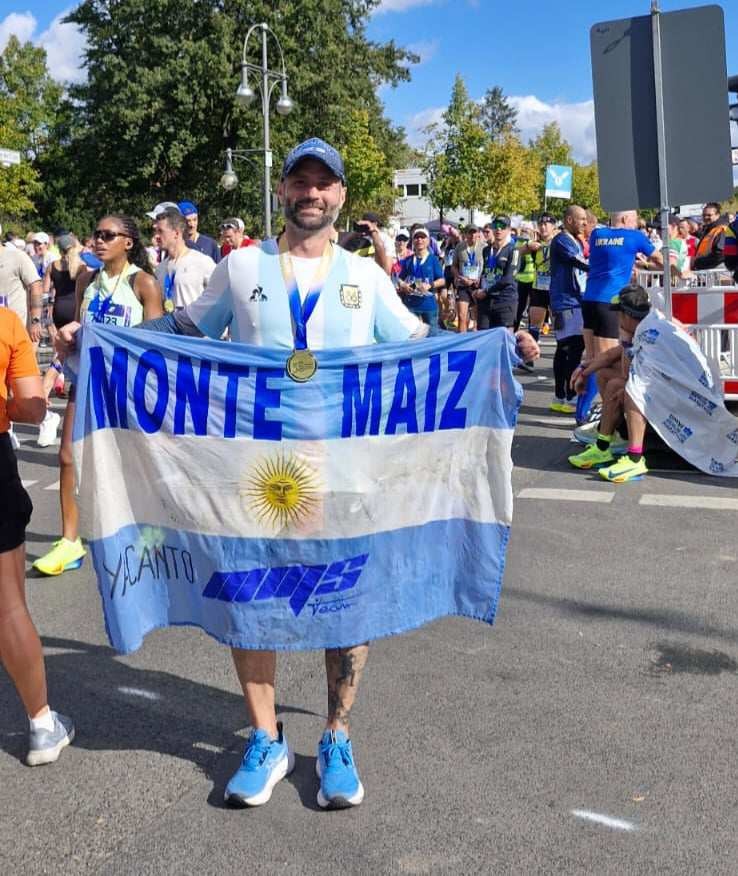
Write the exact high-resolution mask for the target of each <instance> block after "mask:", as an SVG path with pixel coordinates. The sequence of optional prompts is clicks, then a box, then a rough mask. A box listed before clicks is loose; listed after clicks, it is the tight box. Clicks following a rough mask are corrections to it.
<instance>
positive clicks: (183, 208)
mask: <svg viewBox="0 0 738 876" xmlns="http://www.w3.org/2000/svg"><path fill="white" fill-rule="evenodd" d="M177 206H178V207H179V212H180V213H181V214H182V215H183V216H192V215H194V214H196V213H197V205H196V204H193V203H192V201H180V202H179V203H178V204H177Z"/></svg>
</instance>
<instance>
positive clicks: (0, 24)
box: [0, 12, 37, 52]
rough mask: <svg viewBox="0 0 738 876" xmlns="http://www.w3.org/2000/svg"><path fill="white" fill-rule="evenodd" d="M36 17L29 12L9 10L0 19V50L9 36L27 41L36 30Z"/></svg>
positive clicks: (5, 44) (23, 41)
mask: <svg viewBox="0 0 738 876" xmlns="http://www.w3.org/2000/svg"><path fill="white" fill-rule="evenodd" d="M36 24H37V22H36V19H35V18H34V17H33V15H32V14H31V13H30V12H11V13H10V15H8V16H6V17H5V18H4V19H3V20H2V21H0V52H2V51H3V50H4V49H5V46H7V44H8V40H9V39H10V37H11V36H17V37H18V39H19V40H20V41H21V42H22V43H27V42H28V40H30V39H31V37H32V36H33V32H34V31H35V30H36Z"/></svg>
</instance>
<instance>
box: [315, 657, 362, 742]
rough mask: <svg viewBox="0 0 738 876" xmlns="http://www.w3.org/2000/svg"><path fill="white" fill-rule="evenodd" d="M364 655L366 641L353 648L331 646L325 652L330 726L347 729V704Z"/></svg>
mask: <svg viewBox="0 0 738 876" xmlns="http://www.w3.org/2000/svg"><path fill="white" fill-rule="evenodd" d="M368 655H369V645H368V644H365V645H355V646H354V647H353V648H331V649H329V650H327V651H326V652H325V669H326V678H327V681H328V727H329V728H330V729H338V728H340V727H345V728H346V730H348V725H349V715H350V713H351V707H352V706H353V704H354V700H355V699H356V691H357V689H358V687H359V682H360V680H361V674H362V672H363V671H364V667H365V666H366V660H367V657H368Z"/></svg>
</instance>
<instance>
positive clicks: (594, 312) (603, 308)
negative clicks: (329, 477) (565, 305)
mask: <svg viewBox="0 0 738 876" xmlns="http://www.w3.org/2000/svg"><path fill="white" fill-rule="evenodd" d="M582 319H583V320H584V327H585V328H586V329H590V330H591V331H592V333H593V334H594V336H595V337H596V338H614V339H615V340H617V339H618V338H619V337H620V317H619V316H618V312H617V310H610V305H609V304H608V303H605V302H604V301H582Z"/></svg>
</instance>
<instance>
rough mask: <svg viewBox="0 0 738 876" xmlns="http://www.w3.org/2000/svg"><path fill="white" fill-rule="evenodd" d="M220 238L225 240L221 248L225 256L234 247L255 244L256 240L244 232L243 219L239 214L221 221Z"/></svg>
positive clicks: (238, 247) (242, 247)
mask: <svg viewBox="0 0 738 876" xmlns="http://www.w3.org/2000/svg"><path fill="white" fill-rule="evenodd" d="M220 238H221V240H222V241H223V244H222V246H221V248H220V254H221V256H222V257H223V258H225V257H226V256H227V255H228V253H229V252H232V251H233V250H234V249H244V248H246V247H247V246H253V244H254V243H255V242H256V241H254V240H252V239H251V238H250V237H249V236H248V235H247V234H245V233H244V224H243V219H239V218H238V217H237V216H231V217H230V218H228V219H224V220H223V221H222V222H221V223H220Z"/></svg>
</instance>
